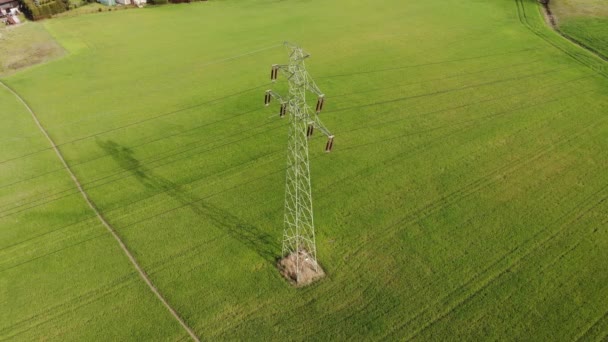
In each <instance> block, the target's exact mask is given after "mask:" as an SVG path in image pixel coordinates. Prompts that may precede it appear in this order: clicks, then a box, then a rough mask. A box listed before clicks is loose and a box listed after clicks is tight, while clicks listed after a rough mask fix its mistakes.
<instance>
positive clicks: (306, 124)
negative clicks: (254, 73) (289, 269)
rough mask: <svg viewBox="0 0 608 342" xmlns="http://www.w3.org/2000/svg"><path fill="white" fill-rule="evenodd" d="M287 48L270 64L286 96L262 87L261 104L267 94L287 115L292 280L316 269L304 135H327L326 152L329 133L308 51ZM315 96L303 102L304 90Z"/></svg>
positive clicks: (286, 251)
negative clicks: (283, 80) (284, 60)
mask: <svg viewBox="0 0 608 342" xmlns="http://www.w3.org/2000/svg"><path fill="white" fill-rule="evenodd" d="M285 45H286V46H287V47H288V49H289V52H290V53H289V64H287V65H273V66H272V70H271V80H272V81H273V82H274V81H275V80H276V79H277V76H278V72H279V70H280V71H282V72H283V73H284V74H286V76H287V79H288V83H289V95H288V97H286V98H285V97H281V96H280V95H279V94H277V93H275V92H273V91H272V90H268V91H266V97H265V104H266V105H267V106H268V105H269V103H270V100H271V98H273V97H274V98H277V99H278V100H279V101H280V103H281V108H280V111H279V116H280V117H284V116H285V115H287V116H288V118H289V136H288V149H287V175H286V184H285V213H284V228H283V248H282V253H283V256H289V255H295V262H296V270H297V273H296V279H295V281H296V283H299V282H300V274H301V272H302V270H303V269H304V268H305V267H311V268H313V269H314V270H315V271H317V270H318V268H319V266H318V264H317V247H316V243H315V226H314V219H313V209H312V194H311V185H310V166H309V165H310V164H309V159H308V139H309V138H310V137H311V136H312V134H313V132H314V131H315V130H318V131H320V132H322V133H323V134H325V135H326V136H327V137H328V141H327V144H326V146H325V150H326V152H329V151H331V148H332V145H333V138H334V137H333V135H331V133H330V132H329V131H328V130H327V129H326V128H325V126H324V125H323V124H322V123H321V121H320V120H319V117H318V115H317V114H318V113H319V112H320V111H321V110H322V109H323V103H324V94H323V93H322V92H321V91H320V90H319V88H318V87H317V86H316V84H315V83H314V81H313V80H312V78H311V77H310V75H309V74H308V72H307V71H306V66H305V65H304V60H305V59H306V58H307V57H309V55H308V54H307V53H306V52H304V50H302V48H300V47H298V46H296V45H293V44H290V43H285ZM307 92H311V93H312V94H314V95H316V96H317V97H318V99H317V105H316V109H315V110H314V111H313V110H312V108H311V107H310V106H309V105H308V104H307V103H306V93H307Z"/></svg>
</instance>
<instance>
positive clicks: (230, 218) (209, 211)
mask: <svg viewBox="0 0 608 342" xmlns="http://www.w3.org/2000/svg"><path fill="white" fill-rule="evenodd" d="M97 144H98V145H99V146H100V147H101V148H102V149H103V150H104V151H105V152H106V153H107V154H108V155H110V156H111V157H112V158H113V159H114V161H115V162H116V163H117V164H118V165H120V167H121V168H123V169H124V170H126V171H129V172H130V173H131V174H132V175H133V176H134V177H135V178H136V179H137V180H138V181H139V182H140V183H141V184H142V185H144V186H145V187H147V188H149V189H152V190H154V191H157V192H164V193H166V194H167V195H169V196H171V197H172V198H174V199H175V200H177V201H178V202H179V203H180V204H181V205H183V206H188V207H189V208H190V209H192V211H193V212H194V213H196V214H197V215H198V216H200V217H201V218H203V219H205V220H206V221H208V222H209V223H211V225H212V226H214V227H216V228H219V229H221V230H222V231H223V232H224V233H226V234H228V235H229V236H230V237H232V238H234V239H236V240H238V241H239V242H241V243H242V244H243V245H245V246H246V247H247V248H249V249H251V250H253V251H255V252H256V253H257V254H258V255H259V256H260V257H262V258H263V259H264V260H266V261H267V262H270V263H271V264H273V265H274V262H275V260H276V257H277V252H278V251H279V250H280V247H279V246H278V244H277V243H276V241H275V239H274V238H273V237H272V236H271V235H269V234H268V233H266V232H264V231H262V230H260V229H259V228H258V227H256V226H254V225H252V224H250V223H247V222H245V221H243V220H241V219H240V218H238V217H237V216H235V215H233V214H231V213H230V212H229V211H227V210H224V209H222V208H219V207H217V206H214V205H213V204H211V202H209V201H206V200H204V199H201V198H200V197H195V196H193V194H191V193H190V192H189V191H187V190H186V189H185V188H184V187H183V186H181V185H180V184H176V183H174V182H172V181H170V180H168V179H166V178H164V177H162V176H159V175H156V174H154V172H153V171H152V170H150V169H148V168H147V167H146V165H144V164H142V163H141V162H140V161H139V160H138V159H137V158H135V156H134V153H133V150H131V149H130V148H128V147H125V146H121V145H120V144H118V143H116V142H114V141H111V140H107V141H97Z"/></svg>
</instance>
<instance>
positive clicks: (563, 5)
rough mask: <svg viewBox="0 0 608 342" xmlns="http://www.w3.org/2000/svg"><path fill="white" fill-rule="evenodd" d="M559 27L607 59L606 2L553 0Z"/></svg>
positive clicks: (594, 0) (607, 20)
mask: <svg viewBox="0 0 608 342" xmlns="http://www.w3.org/2000/svg"><path fill="white" fill-rule="evenodd" d="M551 6H552V9H553V11H554V12H555V15H556V16H557V18H558V24H559V29H560V31H561V32H563V33H564V34H565V35H567V36H568V37H570V38H572V39H574V40H575V41H577V42H578V43H580V44H582V45H584V46H586V47H587V48H589V49H591V50H593V51H594V52H596V53H598V54H600V55H602V56H603V57H604V58H605V59H607V60H608V3H607V2H606V1H604V0H555V1H552V2H551Z"/></svg>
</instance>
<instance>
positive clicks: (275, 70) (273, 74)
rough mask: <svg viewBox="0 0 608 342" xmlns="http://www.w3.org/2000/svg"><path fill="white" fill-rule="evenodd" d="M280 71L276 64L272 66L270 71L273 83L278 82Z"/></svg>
mask: <svg viewBox="0 0 608 342" xmlns="http://www.w3.org/2000/svg"><path fill="white" fill-rule="evenodd" d="M278 71H279V67H278V66H277V65H276V64H274V65H273V66H272V69H270V80H271V81H273V82H274V81H276V80H277V76H278V74H279V72H278Z"/></svg>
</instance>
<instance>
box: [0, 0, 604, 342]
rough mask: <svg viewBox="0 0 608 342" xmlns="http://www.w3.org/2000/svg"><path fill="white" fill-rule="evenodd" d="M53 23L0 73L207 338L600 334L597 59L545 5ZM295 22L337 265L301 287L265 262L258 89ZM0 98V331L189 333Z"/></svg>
mask: <svg viewBox="0 0 608 342" xmlns="http://www.w3.org/2000/svg"><path fill="white" fill-rule="evenodd" d="M235 23H238V25H237V24H235ZM44 27H45V28H46V29H47V30H48V31H49V32H50V33H51V34H52V35H53V36H54V37H55V38H56V40H57V41H58V42H59V43H61V45H62V46H63V47H64V48H65V49H66V50H67V51H69V54H68V55H67V56H66V57H64V58H62V59H59V60H55V61H53V62H50V63H47V64H45V65H42V66H38V67H35V68H31V69H28V70H25V71H21V72H19V73H16V74H13V75H11V76H9V77H4V78H2V81H3V82H5V83H7V84H8V85H9V86H10V87H12V88H13V89H14V90H15V91H17V92H18V93H19V94H20V95H21V96H22V97H23V98H24V99H25V100H26V101H27V102H28V103H29V105H30V106H31V107H32V108H33V109H34V111H36V113H37V115H38V116H39V118H40V120H41V122H42V124H43V125H44V126H45V127H46V129H47V130H48V132H49V133H50V135H51V136H52V138H53V139H54V140H55V142H56V143H57V144H58V145H59V148H60V149H61V151H62V153H63V154H64V155H65V157H66V159H67V161H68V163H69V164H70V166H71V168H72V169H73V170H74V172H75V174H76V175H77V177H78V178H79V179H80V181H81V183H82V184H83V186H84V188H85V190H86V191H87V193H88V194H89V195H90V197H91V198H92V200H93V201H94V202H95V204H96V206H97V207H98V208H99V209H100V210H101V212H102V213H103V215H104V216H105V217H106V218H107V219H108V221H109V222H110V223H112V224H113V225H114V227H115V228H116V229H117V231H118V232H119V234H120V235H121V236H122V237H123V239H124V240H125V242H126V244H127V246H128V247H129V248H130V249H131V250H132V252H133V254H134V255H135V257H136V258H137V259H138V261H139V262H140V264H141V265H142V266H143V267H144V269H145V270H146V272H147V273H148V274H149V275H150V277H151V279H152V280H153V282H154V283H155V284H156V286H157V287H158V289H159V290H160V291H161V292H162V293H163V294H164V295H165V297H166V298H167V300H168V301H169V302H170V303H171V305H172V306H173V307H174V308H175V309H176V310H177V311H178V312H179V313H180V315H181V316H182V317H183V318H184V319H185V321H186V322H187V323H188V324H189V325H190V326H191V327H192V328H193V329H194V330H195V332H196V333H197V335H199V336H200V337H201V338H202V339H205V340H217V339H226V340H234V339H246V340H249V339H257V340H284V339H295V340H302V339H317V340H330V339H331V340H336V339H338V340H342V339H346V338H350V339H399V340H401V339H417V340H446V339H450V340H454V339H456V340H459V339H465V340H486V339H488V340H494V339H508V340H573V339H575V338H582V339H584V340H591V341H593V340H597V341H600V340H605V339H606V338H608V285H607V284H608V272H606V269H607V268H608V215H607V214H606V213H608V201H607V198H608V173H607V172H606V168H607V167H608V140H607V139H606V135H607V134H608V117H606V108H607V106H608V78H607V77H606V75H605V74H603V72H604V70H605V69H604V68H605V63H604V62H602V61H601V60H598V59H597V58H595V57H594V56H593V55H590V54H589V53H588V52H586V51H584V50H582V49H579V48H577V47H576V46H574V45H573V44H571V43H569V42H567V41H565V40H564V39H563V38H561V37H560V36H559V35H557V34H556V33H554V32H552V31H551V29H549V28H547V27H546V26H545V24H544V23H543V21H542V18H541V17H540V13H539V11H538V9H537V5H536V1H533V0H518V1H513V0H498V1H477V0H467V1H461V0H446V1H441V2H437V1H408V2H404V1H397V0H387V1H382V2H352V1H346V0H331V1H319V0H310V1H279V2H277V1H267V0H248V1H209V2H206V3H196V4H190V5H185V4H184V5H176V6H163V7H157V8H146V9H144V10H133V11H119V12H111V13H100V14H97V15H90V16H79V17H70V18H60V19H53V20H48V21H45V22H44ZM284 40H289V41H292V42H297V43H298V44H300V45H302V46H303V47H305V48H306V50H308V51H309V52H310V53H311V54H312V57H311V58H310V60H309V61H308V64H307V66H308V69H309V71H310V73H311V74H312V75H313V76H314V77H315V79H316V82H317V84H318V85H319V87H320V88H321V89H323V91H324V92H325V94H327V102H326V107H325V108H326V110H325V111H324V112H323V114H322V119H323V121H324V123H325V124H326V125H327V126H328V127H329V128H330V129H332V131H333V132H334V134H335V135H336V143H335V145H334V153H331V154H325V153H323V146H324V142H325V141H324V140H323V139H322V138H320V137H317V138H315V139H312V140H311V142H310V151H311V159H312V162H311V172H312V177H313V196H314V198H315V203H314V205H315V220H316V226H317V245H318V254H319V258H320V261H321V263H322V265H323V267H324V269H325V270H326V272H327V273H328V277H327V278H325V279H324V280H322V281H321V282H319V283H317V284H315V285H312V286H310V287H306V288H302V289H294V288H291V287H290V286H289V285H287V283H286V282H285V281H284V280H283V279H282V278H281V277H280V275H279V273H278V272H277V270H276V268H275V266H274V258H275V257H276V256H277V255H278V254H279V253H280V238H281V233H282V205H283V186H284V184H283V183H284V177H285V176H284V167H285V153H286V152H285V150H286V148H285V147H286V137H287V126H286V122H285V120H280V119H278V115H277V111H278V108H276V107H273V108H271V109H267V108H264V107H263V105H262V103H263V102H262V97H263V92H264V90H266V89H268V88H269V87H270V85H269V82H268V73H269V68H270V65H271V64H273V63H284V62H285V61H286V60H287V55H286V50H285V49H284V48H282V47H281V46H280V43H281V42H282V41H284ZM283 83H284V80H283ZM283 83H281V82H279V84H278V85H277V86H276V87H275V88H276V89H277V90H282V87H284V84H283ZM312 100H313V99H311V101H312ZM0 103H1V104H2V105H1V106H2V107H0V108H1V110H0V113H1V119H2V121H3V125H2V126H1V128H0V129H1V130H2V133H3V135H2V136H1V137H0V139H1V140H2V143H3V148H2V150H1V152H0V157H1V158H0V205H1V206H2V207H0V227H1V229H0V254H1V257H0V263H1V264H2V265H1V266H0V291H1V292H0V307H2V308H3V309H2V310H0V312H1V313H0V315H2V316H0V339H11V340H23V341H29V340H39V339H47V340H91V339H93V338H96V339H107V340H125V339H137V340H180V339H185V338H187V334H186V332H185V331H184V330H182V329H181V327H180V326H179V325H178V324H177V323H176V321H175V320H173V319H172V317H171V316H170V315H169V313H168V312H167V311H166V310H165V309H164V308H163V307H162V306H161V305H160V303H159V302H158V301H157V300H156V299H155V297H154V296H153V295H152V294H151V292H150V291H149V289H148V288H147V287H146V286H145V285H144V283H143V282H142V281H141V279H140V278H139V277H137V275H136V273H135V271H134V269H133V267H132V266H131V264H130V263H129V262H128V260H127V258H126V257H125V256H124V255H123V254H122V252H121V251H120V249H119V248H118V245H117V243H116V242H115V241H114V240H113V239H112V238H111V236H110V235H109V234H108V233H107V232H106V231H105V230H104V229H103V227H102V226H101V224H100V223H99V222H98V221H96V220H95V219H94V217H93V213H92V212H91V211H90V210H87V207H86V205H85V203H84V201H83V200H82V197H81V196H80V194H78V192H77V191H76V190H75V188H74V184H73V183H71V180H70V178H69V176H68V175H67V173H66V172H65V170H62V169H61V164H60V162H59V161H58V160H57V158H56V156H55V155H54V154H53V152H52V150H50V149H49V145H48V142H46V141H45V140H44V137H43V136H42V135H41V133H40V132H39V131H38V130H37V128H36V126H35V124H34V123H33V121H32V120H31V117H30V116H29V113H27V112H26V111H25V109H24V108H22V106H21V105H20V103H19V102H17V101H16V100H15V99H14V98H13V97H12V96H11V95H10V94H9V93H8V92H6V91H4V90H3V89H2V90H1V91H0Z"/></svg>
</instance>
